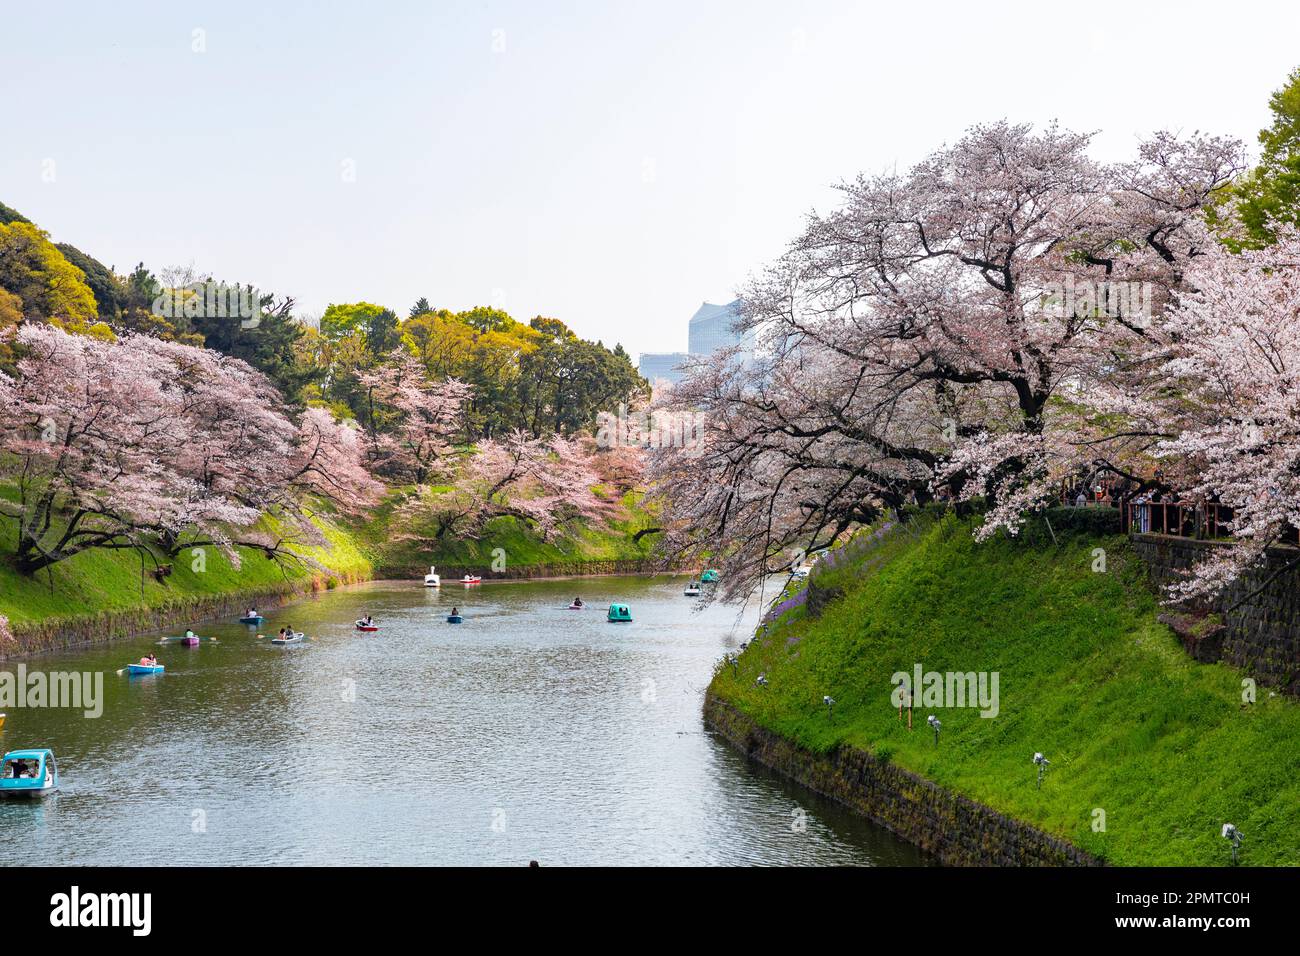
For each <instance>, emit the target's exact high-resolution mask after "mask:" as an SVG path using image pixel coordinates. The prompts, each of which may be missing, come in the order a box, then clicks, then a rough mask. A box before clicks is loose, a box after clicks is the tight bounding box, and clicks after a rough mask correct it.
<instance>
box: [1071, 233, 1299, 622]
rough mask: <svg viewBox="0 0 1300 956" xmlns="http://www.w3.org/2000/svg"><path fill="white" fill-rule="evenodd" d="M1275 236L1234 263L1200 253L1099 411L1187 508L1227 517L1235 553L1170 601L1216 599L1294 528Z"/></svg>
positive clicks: (1295, 323) (1290, 314)
mask: <svg viewBox="0 0 1300 956" xmlns="http://www.w3.org/2000/svg"><path fill="white" fill-rule="evenodd" d="M1278 237H1279V241H1278V242H1277V244H1276V245H1274V246H1269V247H1267V248H1264V249H1260V250H1255V251H1245V252H1242V253H1241V254H1239V255H1233V254H1232V253H1230V252H1229V251H1228V250H1227V249H1226V248H1224V247H1223V246H1219V245H1210V246H1207V247H1206V254H1205V255H1203V256H1200V257H1198V258H1197V259H1196V260H1195V262H1194V263H1193V265H1192V266H1191V267H1190V269H1189V270H1188V274H1187V283H1186V286H1187V287H1186V288H1185V289H1184V290H1182V291H1181V292H1179V293H1178V295H1177V297H1176V300H1175V302H1174V303H1173V305H1172V306H1171V307H1170V309H1169V310H1168V311H1167V313H1166V314H1165V316H1164V320H1163V321H1162V323H1161V324H1160V325H1159V327H1158V328H1157V329H1155V330H1154V331H1153V334H1152V336H1151V341H1150V346H1149V349H1148V351H1147V353H1146V355H1145V356H1144V357H1145V358H1146V359H1147V361H1146V362H1145V363H1144V365H1143V374H1142V375H1141V376H1140V377H1134V378H1133V379H1132V380H1126V379H1121V380H1118V381H1115V382H1112V383H1110V385H1111V388H1110V389H1108V390H1107V391H1105V392H1104V393H1102V395H1101V396H1100V397H1099V400H1098V402H1097V404H1098V405H1099V406H1100V407H1102V408H1104V410H1105V411H1106V412H1107V413H1109V414H1115V415H1120V416H1122V418H1121V419H1120V421H1122V422H1123V428H1124V429H1125V430H1128V431H1130V432H1133V433H1137V432H1145V433H1147V434H1148V435H1150V436H1152V438H1153V439H1154V445H1153V448H1152V454H1153V455H1154V456H1155V457H1156V458H1158V459H1159V460H1160V461H1161V463H1162V466H1163V468H1164V469H1165V471H1166V474H1167V475H1168V476H1169V480H1171V481H1173V482H1175V483H1176V484H1177V485H1178V486H1179V487H1180V488H1181V489H1182V492H1183V496H1184V497H1186V498H1187V499H1189V500H1198V499H1199V500H1202V501H1206V500H1212V501H1216V502H1222V503H1223V504H1225V505H1228V506H1230V507H1231V509H1232V515H1233V517H1232V520H1231V522H1230V530H1231V531H1232V534H1233V538H1234V543H1233V544H1232V545H1230V546H1224V547H1221V548H1219V549H1216V550H1215V551H1214V552H1213V553H1212V556H1211V557H1209V558H1207V559H1205V560H1203V561H1201V562H1200V563H1198V564H1197V566H1196V567H1195V568H1194V569H1193V571H1192V573H1191V574H1190V575H1189V576H1187V578H1186V579H1185V580H1183V581H1181V582H1178V583H1176V584H1175V585H1174V586H1173V587H1172V588H1171V596H1173V597H1174V598H1176V599H1180V600H1195V599H1204V598H1209V597H1213V596H1215V595H1216V594H1218V593H1219V592H1221V591H1222V590H1223V589H1224V588H1225V587H1226V586H1227V585H1228V584H1230V583H1231V582H1233V581H1234V580H1236V579H1237V578H1238V577H1239V576H1240V575H1241V573H1242V572H1243V571H1245V570H1247V569H1249V568H1257V567H1261V566H1262V565H1263V564H1264V560H1265V553H1266V550H1267V548H1268V547H1269V546H1271V545H1274V544H1276V543H1278V542H1279V541H1280V540H1281V539H1282V538H1283V537H1284V536H1285V535H1287V534H1294V532H1295V529H1297V528H1300V234H1298V233H1297V231H1296V229H1295V228H1294V227H1281V226H1279V227H1278ZM1292 563H1293V564H1294V563H1295V562H1292Z"/></svg>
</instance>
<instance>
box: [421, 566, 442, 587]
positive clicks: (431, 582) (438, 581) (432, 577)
mask: <svg viewBox="0 0 1300 956" xmlns="http://www.w3.org/2000/svg"><path fill="white" fill-rule="evenodd" d="M424 586H425V587H426V588H440V587H442V578H440V577H439V576H438V569H437V568H435V567H434V566H433V565H432V564H431V565H429V573H428V574H426V575H425V576H424Z"/></svg>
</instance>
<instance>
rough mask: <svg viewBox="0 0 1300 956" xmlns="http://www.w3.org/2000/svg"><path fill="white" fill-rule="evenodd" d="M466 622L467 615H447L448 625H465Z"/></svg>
mask: <svg viewBox="0 0 1300 956" xmlns="http://www.w3.org/2000/svg"><path fill="white" fill-rule="evenodd" d="M464 622H465V615H463V614H448V615H447V623H448V624H463V623H464Z"/></svg>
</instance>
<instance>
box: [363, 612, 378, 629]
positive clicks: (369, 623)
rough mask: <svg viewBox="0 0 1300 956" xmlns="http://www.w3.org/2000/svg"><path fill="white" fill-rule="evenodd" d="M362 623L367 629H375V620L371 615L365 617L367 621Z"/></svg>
mask: <svg viewBox="0 0 1300 956" xmlns="http://www.w3.org/2000/svg"><path fill="white" fill-rule="evenodd" d="M361 623H362V624H364V625H365V626H366V627H374V626H375V619H374V618H373V617H371V616H370V615H369V614H367V615H366V616H365V619H364V620H363V621H362V622H361Z"/></svg>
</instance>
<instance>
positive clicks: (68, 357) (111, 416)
mask: <svg viewBox="0 0 1300 956" xmlns="http://www.w3.org/2000/svg"><path fill="white" fill-rule="evenodd" d="M10 338H11V340H12V342H13V345H14V347H15V350H16V352H17V354H18V356H19V357H18V360H17V362H16V363H15V365H14V368H13V372H14V374H12V375H0V451H2V452H3V453H4V455H5V456H6V458H7V461H6V464H7V465H12V467H11V468H9V469H8V471H9V474H10V476H11V478H10V481H11V483H12V486H13V491H14V494H13V496H12V498H10V497H5V498H0V517H4V518H8V519H10V520H12V521H14V522H15V524H16V525H17V531H18V534H17V548H16V554H15V559H16V563H17V566H18V568H19V570H21V571H22V572H23V573H26V574H32V573H35V572H36V571H39V570H41V569H42V568H45V567H49V566H50V565H53V564H56V563H58V562H60V561H64V560H67V559H68V558H71V557H73V556H74V555H77V554H80V553H82V552H84V551H87V550H90V549H95V548H102V549H125V548H130V549H135V550H137V551H139V552H140V553H141V554H142V555H144V554H152V553H153V550H154V549H155V548H158V549H161V550H162V551H163V552H164V553H167V554H176V553H178V552H179V550H180V549H181V548H184V547H195V546H203V545H213V546H215V547H218V548H220V549H221V550H222V551H223V552H224V553H226V554H227V555H228V556H229V558H230V559H231V561H232V562H234V563H236V565H237V564H238V561H239V553H238V551H237V548H238V547H240V546H244V547H252V548H257V549H260V550H262V551H264V552H265V553H266V554H267V555H268V556H270V557H277V558H278V557H282V556H293V552H292V551H290V550H289V549H287V548H286V547H285V544H286V541H285V539H283V538H280V539H277V540H272V539H270V538H268V537H267V536H266V535H265V534H264V533H260V532H258V531H257V529H256V526H257V525H258V524H259V521H260V519H261V517H262V515H263V514H264V513H266V512H268V511H270V512H275V513H277V514H279V515H280V516H282V517H285V518H288V519H290V521H289V524H290V525H291V526H294V527H297V528H299V529H302V530H304V531H309V530H310V529H312V527H313V526H312V525H311V522H310V520H309V517H310V515H309V512H308V510H307V509H308V508H309V507H310V505H309V503H308V500H307V497H306V496H307V495H309V494H316V495H326V496H329V497H332V498H334V499H335V500H336V501H338V502H339V503H340V504H343V505H345V506H349V505H356V504H357V503H358V502H360V501H361V500H366V499H369V498H370V497H371V496H373V494H374V492H375V490H376V485H375V482H374V481H373V479H371V478H369V476H368V475H367V474H366V473H365V471H364V470H363V469H362V468H361V464H360V456H359V453H358V446H357V443H356V441H355V436H354V434H353V433H352V432H351V431H350V430H348V429H344V428H343V426H340V425H338V424H337V423H335V422H334V421H333V419H332V418H331V417H330V416H329V414H328V413H327V412H323V411H321V410H309V411H308V412H307V413H305V414H304V415H302V416H301V422H300V423H298V424H295V422H294V421H293V419H292V418H291V416H290V415H289V414H288V412H287V410H286V409H285V408H284V407H283V404H282V401H281V399H280V396H279V393H278V392H277V391H276V390H275V388H274V387H273V386H272V385H271V384H270V383H269V381H268V380H267V379H266V378H265V376H263V375H262V374H261V373H259V372H257V371H255V370H254V369H252V368H251V367H249V366H248V365H246V364H245V363H243V362H241V361H239V360H237V359H231V358H228V357H224V356H221V355H219V354H218V353H216V352H212V351H209V350H205V349H198V348H194V347H192V346H188V345H181V344H179V343H175V342H164V341H161V340H158V339H153V338H149V337H147V336H142V335H132V336H128V337H126V338H124V339H122V340H120V341H104V340H100V339H95V338H90V337H86V336H78V335H70V334H68V333H66V332H63V331H61V330H59V329H57V328H52V327H45V326H35V325H24V326H23V327H22V328H21V329H20V330H18V331H17V333H16V335H15V334H12V333H11V336H10Z"/></svg>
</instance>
